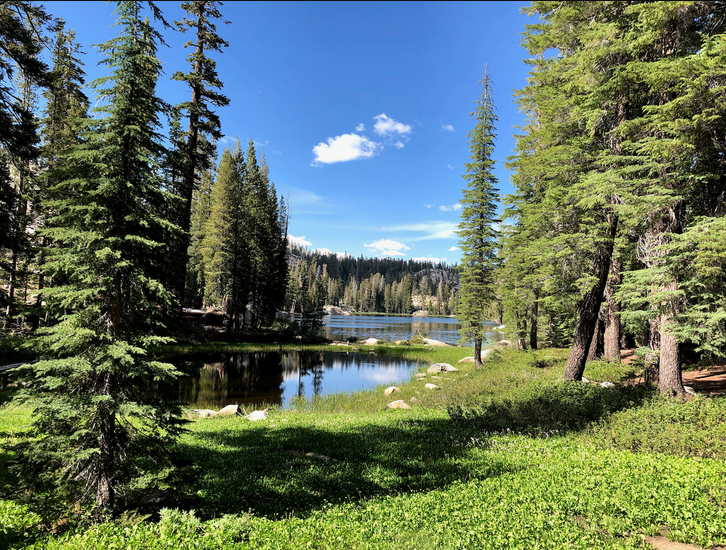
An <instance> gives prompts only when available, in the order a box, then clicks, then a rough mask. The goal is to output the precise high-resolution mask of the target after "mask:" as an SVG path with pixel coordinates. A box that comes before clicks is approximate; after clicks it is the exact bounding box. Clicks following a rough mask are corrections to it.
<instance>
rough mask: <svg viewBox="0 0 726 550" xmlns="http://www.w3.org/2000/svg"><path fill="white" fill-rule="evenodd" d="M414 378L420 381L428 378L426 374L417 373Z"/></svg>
mask: <svg viewBox="0 0 726 550" xmlns="http://www.w3.org/2000/svg"><path fill="white" fill-rule="evenodd" d="M414 376H415V377H416V378H417V379H418V380H422V379H424V378H426V373H425V372H417V373H416V374H415V375H414Z"/></svg>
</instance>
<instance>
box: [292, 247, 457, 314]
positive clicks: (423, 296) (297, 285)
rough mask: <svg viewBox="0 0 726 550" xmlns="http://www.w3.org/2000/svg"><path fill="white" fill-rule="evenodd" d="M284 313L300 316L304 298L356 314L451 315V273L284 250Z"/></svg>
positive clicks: (421, 265) (410, 263) (443, 268)
mask: <svg viewBox="0 0 726 550" xmlns="http://www.w3.org/2000/svg"><path fill="white" fill-rule="evenodd" d="M288 263H289V266H290V270H289V274H288V284H287V296H286V299H285V309H286V310H287V311H291V312H297V313H299V312H300V304H301V303H302V302H303V299H304V297H305V293H306V292H307V293H309V294H310V299H311V300H312V301H313V302H314V303H317V304H325V305H333V306H341V305H346V306H350V307H352V308H353V309H355V310H356V311H358V312H379V313H408V314H411V313H414V312H419V311H420V312H421V313H428V314H429V315H455V314H456V302H457V298H458V296H457V292H458V288H459V276H458V273H457V271H456V268H455V267H453V266H447V265H443V264H434V263H431V262H420V261H415V260H394V259H391V258H363V257H360V258H353V257H351V256H344V257H338V256H337V255H336V254H320V253H318V252H310V251H309V250H306V249H304V248H300V247H296V246H292V247H290V248H288Z"/></svg>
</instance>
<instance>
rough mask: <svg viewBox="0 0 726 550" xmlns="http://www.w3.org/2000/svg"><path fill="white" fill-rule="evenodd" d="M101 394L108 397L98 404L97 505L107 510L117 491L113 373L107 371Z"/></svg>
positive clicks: (111, 504) (109, 508)
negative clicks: (114, 478) (112, 407)
mask: <svg viewBox="0 0 726 550" xmlns="http://www.w3.org/2000/svg"><path fill="white" fill-rule="evenodd" d="M102 376H103V377H104V379H103V381H102V384H103V387H102V388H101V390H100V392H99V393H100V394H101V395H102V396H104V397H106V398H107V400H104V401H101V403H100V404H99V405H98V423H99V432H100V433H99V438H98V462H97V469H96V476H97V477H96V506H98V507H99V508H102V509H104V510H106V511H111V510H113V505H114V496H115V491H114V488H113V471H114V459H115V457H114V448H115V446H116V445H115V444H116V441H115V439H116V422H115V418H114V413H113V411H112V410H111V404H110V401H108V398H110V395H109V393H110V391H111V374H110V373H109V372H105V373H103V374H102Z"/></svg>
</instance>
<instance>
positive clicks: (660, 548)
mask: <svg viewBox="0 0 726 550" xmlns="http://www.w3.org/2000/svg"><path fill="white" fill-rule="evenodd" d="M645 542H647V543H648V544H650V545H651V546H653V548H655V549H656V550H704V549H703V548H701V547H700V546H694V545H693V544H683V543H682V542H673V541H672V540H668V539H667V538H665V537H650V536H647V535H646V537H645ZM712 550H724V547H723V546H715V547H712Z"/></svg>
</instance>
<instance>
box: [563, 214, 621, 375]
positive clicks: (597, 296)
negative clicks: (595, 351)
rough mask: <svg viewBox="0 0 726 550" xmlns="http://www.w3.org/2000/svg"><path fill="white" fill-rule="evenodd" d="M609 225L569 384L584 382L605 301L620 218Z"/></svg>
mask: <svg viewBox="0 0 726 550" xmlns="http://www.w3.org/2000/svg"><path fill="white" fill-rule="evenodd" d="M608 222H609V223H608V227H607V229H606V230H605V237H606V240H605V243H604V244H603V245H602V246H601V247H600V249H599V250H598V252H597V255H596V256H595V269H594V271H595V277H596V278H597V283H596V284H595V286H593V287H592V288H591V289H590V290H589V291H588V292H587V293H586V294H585V297H584V299H583V300H582V304H581V305H580V311H579V319H578V321H577V326H576V327H575V337H574V338H573V340H572V348H571V349H570V355H569V357H568V358H567V365H566V366H565V380H569V381H573V382H574V381H579V380H582V373H583V372H584V371H585V362H586V361H587V354H588V352H589V350H590V342H591V340H592V333H593V332H594V331H595V323H597V320H598V313H599V311H600V303H601V302H602V299H603V292H604V291H605V284H606V283H607V277H608V272H609V270H610V261H611V259H612V255H613V247H614V245H615V233H616V232H617V229H618V217H617V216H616V215H615V214H613V213H610V214H609V215H608Z"/></svg>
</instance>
